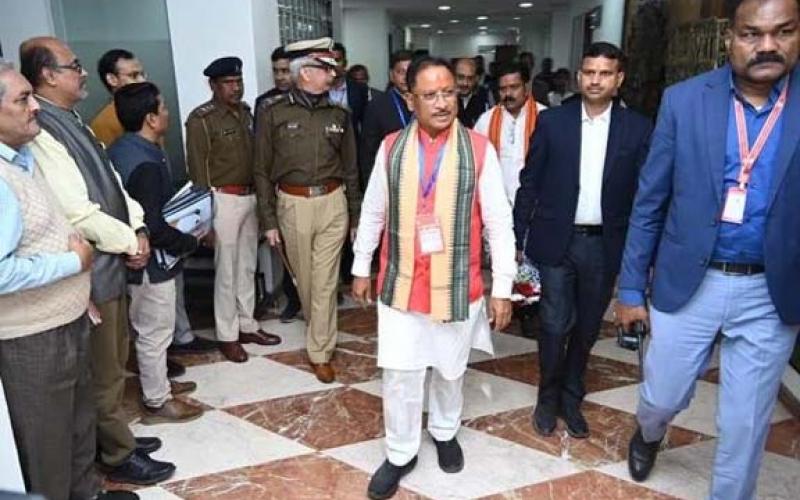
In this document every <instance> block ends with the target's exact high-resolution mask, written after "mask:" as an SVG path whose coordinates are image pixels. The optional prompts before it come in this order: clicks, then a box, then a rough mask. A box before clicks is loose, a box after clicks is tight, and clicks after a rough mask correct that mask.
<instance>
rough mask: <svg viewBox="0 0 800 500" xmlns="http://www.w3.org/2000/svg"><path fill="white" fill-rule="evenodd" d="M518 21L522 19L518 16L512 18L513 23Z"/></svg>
mask: <svg viewBox="0 0 800 500" xmlns="http://www.w3.org/2000/svg"><path fill="white" fill-rule="evenodd" d="M520 19H522V18H521V17H519V16H514V20H515V21H519V20H520Z"/></svg>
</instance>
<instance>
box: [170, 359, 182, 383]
mask: <svg viewBox="0 0 800 500" xmlns="http://www.w3.org/2000/svg"><path fill="white" fill-rule="evenodd" d="M184 373H186V367H185V366H183V365H182V364H180V363H178V362H177V361H172V360H171V359H169V358H167V378H175V377H180V376H181V375H183V374H184Z"/></svg>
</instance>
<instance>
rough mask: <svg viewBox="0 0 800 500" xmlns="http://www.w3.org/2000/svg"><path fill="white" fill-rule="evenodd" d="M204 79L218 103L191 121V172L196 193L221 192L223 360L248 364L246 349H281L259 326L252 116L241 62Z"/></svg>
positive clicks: (217, 221) (218, 294) (217, 279)
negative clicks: (255, 311)
mask: <svg viewBox="0 0 800 500" xmlns="http://www.w3.org/2000/svg"><path fill="white" fill-rule="evenodd" d="M203 74H204V75H205V76H207V77H208V84H209V86H210V87H211V92H212V94H213V97H212V98H211V100H210V101H208V102H206V103H204V104H201V105H200V106H198V107H197V108H195V109H194V111H192V112H191V113H190V114H189V118H188V119H187V120H186V166H187V169H188V171H189V178H190V179H191V180H192V182H193V183H194V184H195V185H196V186H200V187H206V188H209V189H211V190H212V191H213V192H214V221H213V224H214V232H215V235H216V237H215V238H214V271H215V274H214V324H215V327H216V333H217V340H218V341H219V350H220V352H222V354H223V355H224V356H225V357H226V358H227V359H228V360H230V361H233V362H234V363H243V362H245V361H247V353H246V352H245V350H244V348H242V344H248V343H253V344H259V345H266V346H270V345H276V344H279V343H280V342H281V339H280V337H278V336H277V335H273V334H271V333H267V332H265V331H263V330H261V327H260V326H259V324H258V322H257V321H256V320H255V319H254V318H253V309H254V308H255V296H256V294H255V281H254V279H253V276H254V275H255V272H256V251H257V248H258V219H257V218H256V190H255V184H254V182H255V181H254V179H253V116H252V114H251V113H250V106H248V105H247V103H245V102H242V96H243V95H244V83H243V81H242V60H241V59H239V58H238V57H221V58H219V59H216V60H214V61H213V62H212V63H211V64H209V65H208V66H207V67H206V69H205V70H203Z"/></svg>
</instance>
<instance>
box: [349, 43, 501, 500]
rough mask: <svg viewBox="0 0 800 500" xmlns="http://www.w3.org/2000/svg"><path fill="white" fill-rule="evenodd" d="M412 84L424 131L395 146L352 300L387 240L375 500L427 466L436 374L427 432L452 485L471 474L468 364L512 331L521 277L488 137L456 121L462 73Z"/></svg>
mask: <svg viewBox="0 0 800 500" xmlns="http://www.w3.org/2000/svg"><path fill="white" fill-rule="evenodd" d="M406 80H407V82H408V87H409V91H410V97H409V104H410V105H411V107H412V109H413V111H414V112H415V113H416V117H417V119H416V120H415V121H414V122H412V123H411V124H410V125H409V126H408V127H406V128H404V129H403V130H401V131H398V132H395V133H392V134H390V135H388V136H387V137H386V139H384V141H383V144H382V145H381V147H380V149H379V151H378V155H377V158H376V160H375V167H374V168H373V170H372V175H371V176H370V180H369V184H368V186H367V190H366V194H365V196H364V202H363V205H362V208H361V210H362V212H361V219H360V223H359V226H358V233H357V234H358V236H357V239H356V243H355V245H354V250H355V260H354V262H353V275H354V276H355V279H354V280H353V296H354V298H355V299H356V300H357V301H359V302H360V303H361V304H363V305H366V304H368V303H371V298H370V296H371V294H370V287H371V283H370V263H371V260H372V254H373V252H374V251H375V249H376V248H377V247H378V243H379V241H381V239H382V240H383V244H382V251H381V257H380V268H379V269H380V270H379V274H378V285H377V288H378V295H379V297H378V305H377V307H378V365H379V366H380V367H381V368H383V411H384V422H385V425H386V454H387V460H386V461H385V462H384V463H383V464H382V465H381V467H380V468H379V469H378V470H377V471H376V472H375V474H374V475H373V477H372V480H371V481H370V484H369V488H368V490H367V494H368V496H369V497H370V498H372V499H379V498H380V499H383V498H389V497H391V496H392V495H393V494H394V493H395V492H396V491H397V488H398V483H399V481H400V478H401V477H402V476H403V475H405V474H407V473H408V472H410V471H411V469H413V468H414V466H415V465H416V462H417V451H418V449H419V444H420V438H421V432H422V407H423V397H424V393H425V391H424V385H425V375H426V372H427V368H428V367H432V368H433V370H432V372H431V385H430V396H429V405H428V408H429V414H428V432H429V433H430V435H431V437H432V438H433V440H434V444H435V445H436V449H437V453H438V458H439V466H440V468H441V469H442V470H443V471H445V472H448V473H454V472H459V471H460V470H462V468H463V466H464V456H463V453H462V451H461V447H460V446H459V444H458V441H457V440H456V434H457V432H458V429H459V427H460V425H461V410H462V407H463V403H464V397H463V394H462V390H461V389H462V385H463V382H464V373H465V371H466V368H467V358H468V356H469V352H470V348H473V347H474V348H477V349H481V350H484V351H487V352H490V353H491V352H493V351H492V344H491V337H490V321H491V322H493V323H494V327H495V328H496V329H502V328H504V327H505V326H506V325H507V324H508V322H509V320H510V318H511V302H510V300H509V297H510V296H511V284H512V281H513V278H514V274H515V272H516V265H515V263H514V252H513V249H512V240H513V234H512V231H511V209H510V206H509V204H508V202H507V199H506V196H505V191H504V189H503V181H502V175H501V173H500V167H499V165H498V161H497V156H496V154H495V152H494V148H493V147H492V146H491V144H489V143H488V141H487V140H486V138H485V137H483V136H482V135H479V134H476V133H474V132H471V131H469V130H468V129H467V128H465V127H464V126H463V125H461V124H460V123H459V121H458V120H456V116H457V109H458V108H457V106H458V104H457V93H456V85H455V75H454V71H453V69H452V67H451V66H450V64H449V63H448V62H447V61H445V60H443V59H435V58H431V57H424V58H420V59H417V60H415V61H413V62H412V63H411V65H410V66H409V68H408V72H407V76H406ZM484 224H485V226H486V233H487V235H488V239H489V244H490V247H491V252H492V296H491V299H490V300H489V304H488V315H489V318H490V319H488V320H487V311H486V309H487V307H486V304H485V299H484V295H483V283H482V278H481V267H480V262H481V259H480V255H481V250H482V246H481V233H482V230H483V226H484ZM384 229H385V230H384Z"/></svg>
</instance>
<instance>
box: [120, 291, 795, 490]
mask: <svg viewBox="0 0 800 500" xmlns="http://www.w3.org/2000/svg"><path fill="white" fill-rule="evenodd" d="M200 323H202V321H200ZM262 326H263V328H264V330H266V331H268V332H272V333H275V334H278V335H280V336H281V337H283V343H282V344H281V345H278V346H275V347H260V346H253V345H247V346H246V349H247V351H248V352H249V353H250V360H249V361H248V362H247V363H244V364H234V363H230V362H228V361H225V360H224V359H223V358H222V356H221V355H220V354H219V353H216V352H214V353H210V354H205V355H193V356H182V357H181V358H180V359H179V360H180V361H181V362H183V363H184V364H185V365H187V373H186V375H185V376H183V377H181V378H180V380H193V381H195V382H197V384H198V389H197V390H196V391H195V392H194V393H192V394H190V395H189V396H190V397H189V398H188V399H190V400H192V401H194V402H198V403H200V404H202V405H203V406H204V407H205V408H206V409H207V411H206V413H205V414H204V415H203V417H201V418H199V419H197V420H195V421H192V422H189V423H187V424H165V425H155V426H145V425H142V424H140V423H139V422H138V410H137V405H138V402H137V398H138V394H137V387H136V383H135V378H131V379H130V380H129V390H128V391H127V395H126V408H127V409H128V411H129V412H130V416H131V420H132V427H133V429H134V432H135V433H136V434H137V435H142V436H144V435H147V436H158V437H160V438H161V439H162V440H163V442H164V446H163V448H162V449H161V450H159V451H158V452H156V453H155V454H154V456H155V457H156V458H160V459H165V460H170V461H173V462H175V463H176V464H177V472H176V474H175V475H174V477H172V478H171V479H169V480H168V481H166V482H164V483H163V484H160V485H158V486H155V487H149V488H143V489H139V490H138V493H139V494H140V496H141V497H142V498H143V499H148V500H149V499H164V500H168V499H181V498H183V499H205V498H223V499H237V500H238V499H243V500H244V499H273V498H274V499H312V498H313V499H325V498H330V499H351V498H353V499H358V498H365V491H366V487H367V483H368V481H369V477H370V474H371V472H372V471H373V470H375V469H376V468H377V467H378V465H380V463H381V462H382V460H383V448H382V436H383V419H382V415H381V413H382V412H381V399H380V392H381V385H380V370H379V369H378V368H377V367H376V366H375V351H376V339H375V332H376V315H375V310H374V308H370V309H366V310H364V309H361V308H356V307H353V305H352V304H351V303H349V300H348V301H346V302H345V305H344V306H343V307H342V308H341V309H340V315H339V331H340V332H341V333H340V334H339V341H338V342H339V345H338V350H337V354H336V357H335V359H334V366H335V367H336V370H337V375H338V377H337V382H336V383H334V384H330V385H325V384H321V383H319V382H318V381H317V380H316V378H315V377H314V376H313V375H312V374H311V373H310V370H309V367H308V364H307V358H306V354H305V350H304V348H303V346H304V340H303V329H304V323H303V322H302V321H296V322H294V323H291V324H281V323H280V322H278V320H277V319H267V320H265V321H263V322H262ZM517 329H518V326H517V324H516V323H513V324H512V325H511V326H510V327H509V331H508V332H504V333H496V334H494V336H495V348H496V357H495V358H494V359H492V358H489V357H488V356H485V355H483V354H481V353H477V352H473V357H472V359H471V362H470V366H469V370H468V372H467V376H466V377H467V378H466V383H465V393H466V403H465V408H464V422H463V423H464V425H463V428H462V430H461V431H460V433H459V440H460V442H461V444H462V447H463V449H464V453H465V458H466V466H465V468H464V470H463V471H462V472H460V473H458V474H452V475H451V474H445V473H443V472H441V471H440V470H439V468H438V465H437V463H436V453H435V449H434V447H433V444H432V443H431V441H430V438H429V436H428V435H427V434H423V444H422V448H421V450H420V460H419V463H418V465H417V467H416V469H415V470H414V471H413V472H412V473H411V474H409V475H408V476H406V478H404V480H403V482H402V483H401V486H402V487H401V489H400V491H399V492H398V494H397V496H396V497H395V498H399V499H406V498H433V499H461V498H492V499H504V498H505V499H512V498H513V499H521V498H531V499H540V498H545V499H584V498H587V499H588V498H592V499H666V498H686V499H695V498H697V499H699V498H704V496H705V495H706V494H707V489H708V483H709V474H710V464H711V462H712V459H713V454H714V447H715V443H716V438H715V434H716V430H715V427H714V413H715V403H716V389H717V386H716V373H715V370H714V369H713V367H712V370H711V372H710V373H709V374H708V375H707V376H706V377H705V380H703V381H702V382H700V384H699V385H698V388H697V396H696V398H695V400H694V401H693V403H692V405H691V407H690V408H689V410H687V411H686V412H685V413H684V414H682V415H681V416H680V417H679V418H678V419H676V421H675V426H674V427H672V428H671V429H670V431H669V434H668V439H667V441H666V444H665V448H666V450H664V451H663V452H662V453H661V454H660V455H659V459H658V463H657V467H656V469H655V471H654V473H653V475H652V477H651V479H650V480H649V481H648V482H646V483H644V484H635V483H633V482H632V481H631V480H630V479H629V477H628V473H627V468H626V467H627V466H626V462H625V460H626V454H627V442H628V439H629V436H630V435H631V433H632V431H633V429H634V426H635V423H634V418H633V415H632V413H633V411H634V409H635V407H636V400H637V377H638V368H637V366H636V358H635V355H634V354H633V353H630V352H627V351H623V350H621V349H620V348H618V347H616V345H615V343H614V342H615V341H614V339H613V338H612V337H611V328H610V326H607V327H606V329H605V330H604V332H603V339H602V340H600V341H599V342H598V344H597V346H596V348H595V350H594V355H593V356H592V358H591V360H590V363H589V367H588V373H587V386H588V391H589V394H588V396H587V398H586V403H585V405H584V411H585V414H586V417H587V419H588V421H589V423H590V426H591V431H592V434H591V436H590V438H589V439H583V440H578V439H572V438H570V437H568V436H567V434H566V432H565V431H564V430H563V428H562V427H561V423H559V426H560V427H559V430H558V432H557V433H556V434H555V435H554V436H553V437H550V438H543V437H540V436H538V435H537V434H536V433H535V432H534V431H533V429H532V428H531V425H530V415H531V411H532V407H533V405H534V402H535V400H536V390H537V387H536V385H537V383H538V380H539V369H538V363H537V358H536V342H535V341H534V340H531V339H528V338H524V337H522V336H520V335H519V332H518V331H517ZM199 333H200V334H201V335H209V334H210V333H211V331H210V330H208V329H206V330H202V329H201V330H199ZM772 422H773V423H772V429H771V433H770V437H769V442H768V443H767V453H766V456H765V459H764V462H763V466H762V468H761V475H760V478H759V487H758V496H759V498H764V499H787V500H788V499H795V498H797V495H798V491H800V420H798V419H797V418H792V417H791V415H790V414H789V413H788V411H787V410H786V409H785V408H783V407H782V406H779V407H778V408H777V409H776V411H775V413H774V415H773V419H772ZM110 486H113V487H123V488H124V487H128V488H131V489H133V487H131V486H129V485H110ZM792 492H794V493H792Z"/></svg>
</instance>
